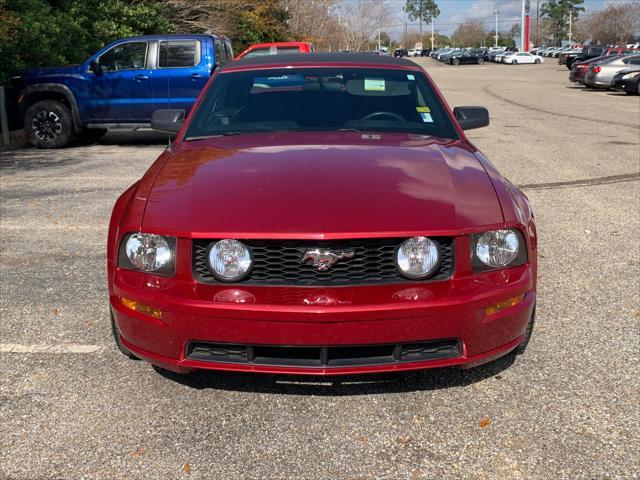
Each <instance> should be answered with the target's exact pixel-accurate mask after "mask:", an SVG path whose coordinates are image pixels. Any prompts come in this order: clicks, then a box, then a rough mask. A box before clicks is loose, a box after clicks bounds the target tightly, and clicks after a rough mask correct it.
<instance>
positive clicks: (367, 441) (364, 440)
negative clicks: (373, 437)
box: [356, 435, 369, 443]
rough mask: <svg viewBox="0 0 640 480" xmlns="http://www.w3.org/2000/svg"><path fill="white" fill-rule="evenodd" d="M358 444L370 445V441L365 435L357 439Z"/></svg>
mask: <svg viewBox="0 0 640 480" xmlns="http://www.w3.org/2000/svg"><path fill="white" fill-rule="evenodd" d="M356 442H358V443H369V439H368V438H367V437H365V436H364V435H358V436H357V437H356Z"/></svg>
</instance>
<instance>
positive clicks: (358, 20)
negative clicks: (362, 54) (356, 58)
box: [341, 0, 392, 51]
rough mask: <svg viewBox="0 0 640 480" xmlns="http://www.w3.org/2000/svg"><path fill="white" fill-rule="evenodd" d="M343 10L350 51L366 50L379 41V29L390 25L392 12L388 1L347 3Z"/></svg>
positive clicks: (374, 0) (342, 19)
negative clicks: (372, 41) (374, 40)
mask: <svg viewBox="0 0 640 480" xmlns="http://www.w3.org/2000/svg"><path fill="white" fill-rule="evenodd" d="M344 7H345V8H344V9H342V10H341V22H342V24H343V34H344V39H345V44H346V47H347V49H348V50H353V51H361V50H364V49H365V48H366V47H367V46H368V44H369V42H370V41H371V40H373V39H374V38H376V39H377V37H378V35H377V31H378V29H380V28H382V27H384V26H385V25H388V24H389V21H390V19H391V16H392V15H391V11H390V7H389V3H388V2H387V1H386V0H368V1H366V2H347V3H346V4H344Z"/></svg>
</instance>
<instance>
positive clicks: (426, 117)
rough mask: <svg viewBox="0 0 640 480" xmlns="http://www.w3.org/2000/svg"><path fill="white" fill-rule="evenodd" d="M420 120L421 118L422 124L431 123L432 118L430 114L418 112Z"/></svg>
mask: <svg viewBox="0 0 640 480" xmlns="http://www.w3.org/2000/svg"><path fill="white" fill-rule="evenodd" d="M420 118H422V121H423V122H424V123H433V118H431V114H430V113H426V112H420Z"/></svg>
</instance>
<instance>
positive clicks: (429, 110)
mask: <svg viewBox="0 0 640 480" xmlns="http://www.w3.org/2000/svg"><path fill="white" fill-rule="evenodd" d="M416 110H417V111H418V112H420V113H430V112H431V109H430V108H429V107H416Z"/></svg>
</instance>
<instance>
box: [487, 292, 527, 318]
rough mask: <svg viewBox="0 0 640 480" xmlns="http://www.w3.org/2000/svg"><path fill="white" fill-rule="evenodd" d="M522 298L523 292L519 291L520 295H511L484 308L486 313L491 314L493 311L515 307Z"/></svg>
mask: <svg viewBox="0 0 640 480" xmlns="http://www.w3.org/2000/svg"><path fill="white" fill-rule="evenodd" d="M523 299H524V293H521V294H520V295H517V296H515V297H511V298H508V299H506V300H503V301H501V302H498V303H496V304H494V305H490V306H488V307H487V308H485V312H486V314H487V315H493V314H494V313H498V312H500V311H502V310H504V309H505V308H509V307H515V306H516V305H518V304H519V303H520V302H522V300H523Z"/></svg>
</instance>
